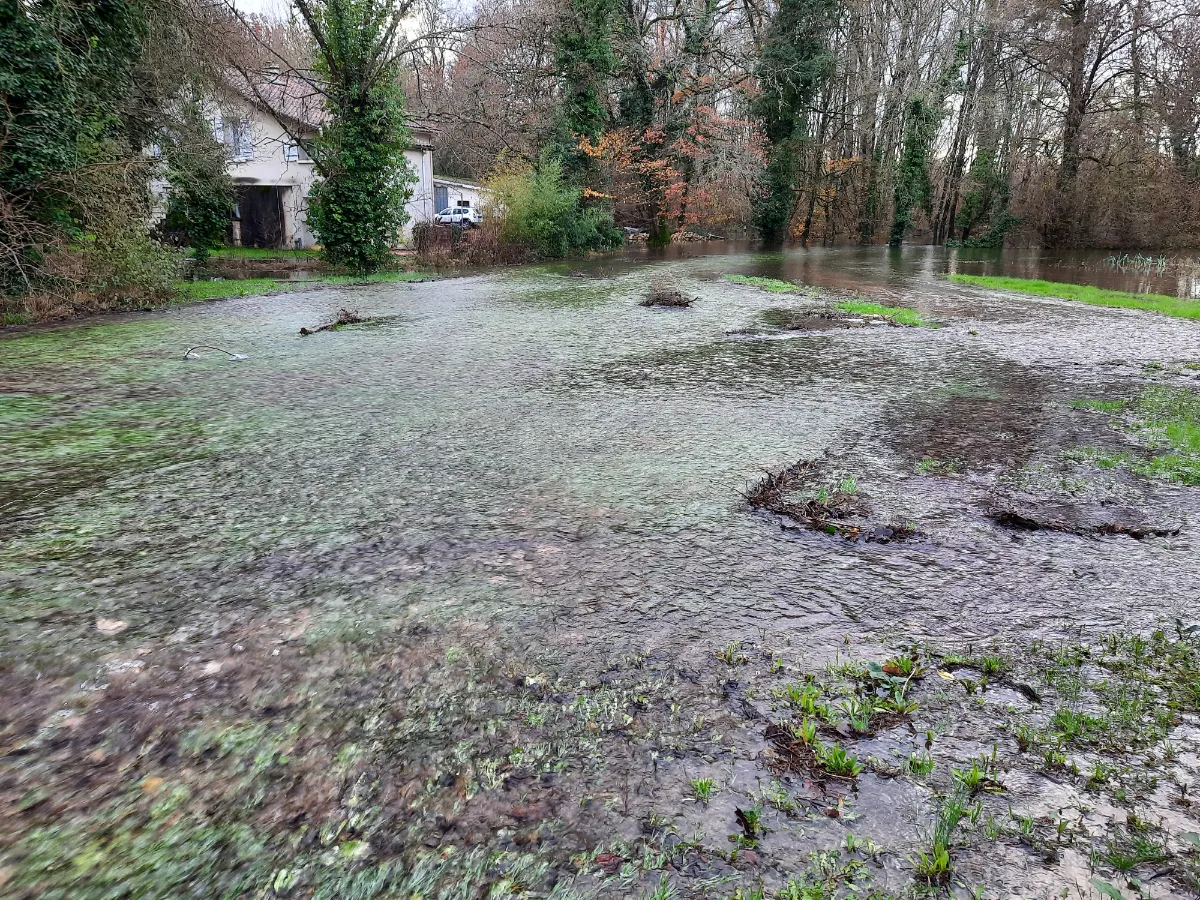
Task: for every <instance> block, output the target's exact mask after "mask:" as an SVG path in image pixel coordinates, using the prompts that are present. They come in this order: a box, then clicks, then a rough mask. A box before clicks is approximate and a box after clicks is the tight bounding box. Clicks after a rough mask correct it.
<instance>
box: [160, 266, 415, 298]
mask: <svg viewBox="0 0 1200 900" xmlns="http://www.w3.org/2000/svg"><path fill="white" fill-rule="evenodd" d="M431 277H432V276H430V275H429V274H428V273H426V272H376V273H375V274H373V275H322V276H321V277H320V278H305V279H295V280H288V279H281V278H229V279H221V280H213V281H178V282H176V283H175V289H176V291H178V295H179V299H180V300H183V301H189V300H216V299H219V298H226V297H254V296H258V295H260V294H269V293H272V292H275V291H292V290H304V289H306V288H312V287H320V286H322V285H330V284H334V285H336V284H376V283H378V282H390V281H426V280H428V279H429V278H431Z"/></svg>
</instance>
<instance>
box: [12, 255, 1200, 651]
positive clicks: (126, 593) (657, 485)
mask: <svg viewBox="0 0 1200 900" xmlns="http://www.w3.org/2000/svg"><path fill="white" fill-rule="evenodd" d="M943 254H944V251H930V250H926V249H922V248H911V249H905V251H904V252H903V253H902V254H893V253H889V252H888V251H886V250H879V249H870V250H861V251H860V250H838V251H819V250H811V251H800V250H797V251H789V252H787V253H785V254H782V255H780V254H753V253H750V254H742V255H737V254H727V255H708V256H694V257H692V258H677V259H670V260H658V261H646V260H633V259H615V260H613V259H608V260H600V261H592V262H587V263H572V264H563V265H556V266H546V267H539V268H523V269H513V270H507V271H499V272H495V273H491V274H483V275H476V276H470V277H461V278H452V279H445V280H441V281H435V282H430V283H422V284H415V285H406V284H380V285H373V286H368V287H358V288H347V287H325V288H321V289H317V290H311V291H305V292H300V293H294V294H288V295H282V296H274V297H261V298H248V299H242V300H228V301H222V302H215V303H209V304H201V305H196V306H191V307H188V308H184V309H178V310H172V311H168V312H162V313H154V314H142V315H133V316H128V317H125V318H122V319H119V320H105V321H103V322H102V323H100V324H90V323H84V324H77V325H69V326H62V327H56V328H48V329H44V330H35V331H28V332H25V333H18V334H12V335H8V336H5V337H4V338H3V339H0V388H2V390H3V392H4V394H3V397H2V398H0V429H2V431H0V442H2V443H3V450H4V455H5V458H6V462H5V471H4V474H3V476H0V513H2V514H3V524H2V525H0V529H2V530H0V538H2V539H3V542H4V545H3V549H2V550H0V570H2V574H0V596H2V597H3V598H4V603H3V608H4V617H5V619H6V620H7V622H6V624H5V626H4V629H3V630H4V632H5V640H4V650H5V653H6V654H7V655H9V656H10V660H12V659H14V658H15V659H16V660H17V661H18V662H22V663H23V662H25V661H28V660H32V659H35V658H37V656H38V654H39V653H43V652H45V653H50V652H56V653H57V652H61V648H63V647H71V646H76V647H78V648H80V649H81V650H82V649H83V648H84V647H85V646H86V642H87V641H88V640H90V639H91V638H89V634H91V633H92V632H91V626H92V623H94V622H95V621H96V619H97V618H112V619H120V620H122V621H125V622H128V623H129V627H130V633H131V634H132V633H137V634H141V635H149V636H155V635H157V636H166V635H171V634H177V635H178V636H179V639H181V640H183V639H186V638H187V637H188V635H202V634H203V633H205V632H206V631H208V630H211V629H215V628H217V627H220V626H221V625H222V623H226V624H227V623H229V622H231V621H237V620H239V619H241V618H249V617H251V616H253V615H255V614H256V613H257V612H260V611H263V610H265V609H268V608H286V607H287V606H288V605H294V606H296V607H298V608H299V607H304V608H311V609H314V610H316V611H317V612H318V614H319V615H321V616H322V617H324V619H325V620H326V621H327V622H328V623H330V624H329V626H328V627H346V628H363V627H367V628H369V627H370V625H371V623H372V622H378V621H384V620H387V619H388V618H390V617H394V616H396V615H400V614H402V613H403V614H417V615H422V616H429V617H438V616H454V617H460V618H468V619H472V620H477V621H479V622H482V623H487V624H491V625H492V626H494V627H495V628H498V629H501V630H503V631H504V632H505V633H506V634H509V635H510V636H512V637H513V638H514V639H517V640H529V641H531V642H539V643H547V644H551V645H555V646H558V647H559V648H561V649H563V650H564V651H566V652H567V653H568V654H570V653H574V652H579V653H582V654H585V655H587V654H589V653H592V652H594V651H596V650H603V651H604V652H611V651H612V650H613V649H614V648H619V647H637V648H641V649H664V650H672V651H677V650H685V649H687V648H688V647H690V646H692V645H693V644H695V643H697V642H698V641H701V640H705V639H709V638H711V637H712V636H713V635H714V634H717V635H720V636H722V637H724V636H726V635H728V636H731V637H737V636H743V637H746V636H752V635H754V634H756V633H758V632H759V631H760V630H762V629H765V630H767V631H769V632H772V633H787V634H790V635H792V636H794V637H796V638H798V639H803V640H811V641H813V642H820V643H825V644H832V643H834V642H836V641H838V640H840V638H841V636H842V635H844V634H857V635H864V634H865V635H870V636H877V637H881V638H885V639H886V638H888V637H889V636H896V635H904V636H906V637H909V636H929V637H933V638H946V637H953V638H955V639H957V640H963V639H966V640H970V639H973V638H976V637H985V636H992V635H999V636H1016V635H1019V634H1027V633H1029V632H1030V631H1031V630H1032V631H1033V632H1047V633H1049V632H1055V631H1061V630H1064V629H1068V628H1071V627H1072V626H1074V625H1081V626H1085V627H1089V628H1092V627H1096V628H1099V627H1110V626H1113V625H1117V624H1124V623H1130V624H1135V625H1138V624H1146V623H1148V622H1150V621H1152V620H1153V619H1155V618H1156V617H1159V616H1162V615H1170V614H1172V613H1173V611H1174V610H1175V609H1176V608H1177V605H1178V604H1179V603H1181V602H1183V601H1185V600H1186V599H1187V598H1191V597H1194V596H1195V595H1196V593H1197V591H1198V589H1200V567H1197V565H1196V555H1195V553H1194V549H1193V540H1194V538H1193V536H1192V533H1191V531H1190V529H1188V528H1187V527H1185V528H1184V529H1183V531H1182V533H1181V534H1180V535H1179V536H1178V537H1173V538H1163V539H1153V540H1146V541H1135V540H1132V539H1128V538H1119V537H1114V538H1104V539H1087V538H1080V537H1074V536H1069V535H1061V534H1044V533H1036V534H1014V533H1013V532H1011V531H1008V530H1004V529H1001V528H998V527H997V526H995V525H994V524H992V523H991V522H990V521H989V520H988V519H986V518H985V517H984V516H983V514H982V511H981V503H982V501H983V499H984V498H985V496H986V494H987V491H988V489H989V485H990V483H991V480H994V479H995V478H996V477H998V476H1000V475H1003V474H1004V473H1011V472H1014V471H1019V470H1021V469H1022V468H1023V467H1025V468H1028V467H1031V466H1032V467H1034V468H1036V465H1037V461H1038V460H1039V459H1040V458H1043V457H1045V456H1046V455H1047V454H1053V453H1056V452H1058V450H1059V449H1060V448H1062V447H1066V446H1070V445H1072V444H1073V443H1080V442H1081V441H1083V440H1084V439H1085V438H1087V437H1089V433H1088V429H1092V430H1093V431H1097V432H1099V431H1103V430H1104V426H1103V423H1102V421H1098V420H1096V419H1095V418H1087V417H1084V416H1081V415H1080V414H1079V412H1078V411H1076V410H1071V409H1069V407H1068V403H1069V401H1071V400H1072V399H1076V398H1080V397H1122V396H1128V395H1130V394H1131V393H1132V392H1134V391H1135V390H1136V389H1137V388H1138V387H1139V386H1140V385H1141V384H1142V382H1143V381H1144V380H1145V377H1146V371H1145V368H1144V366H1145V364H1147V363H1159V362H1171V361H1184V360H1194V359H1200V325H1197V324H1196V323H1193V322H1188V321H1181V320H1175V319H1169V318H1165V317H1160V316H1156V315H1151V314H1146V313H1140V312H1131V311H1123V310H1109V309H1098V308H1093V307H1088V306H1084V305H1080V304H1072V303H1068V302H1063V301H1056V300H1049V299H1038V298H1023V297H1016V296H1014V295H1009V294H1001V293H989V292H986V291H981V290H979V289H975V288H967V287H960V286H956V285H951V284H949V283H947V282H945V281H944V280H943V279H941V278H940V277H939V273H941V272H943V271H945V269H946V268H947V259H946V258H945V256H944V255H943ZM723 273H746V274H761V275H767V276H770V277H776V278H787V279H792V280H797V281H803V282H807V283H810V284H813V285H817V286H825V287H831V288H839V289H854V290H857V291H861V292H862V293H864V294H867V295H869V296H871V297H873V298H876V299H879V300H881V301H883V302H891V303H895V304H900V305H906V306H911V307H913V308H915V309H917V310H919V311H920V312H921V313H922V314H923V315H924V316H925V317H926V318H927V319H929V320H932V321H934V322H937V323H941V325H942V327H939V328H904V329H900V328H889V327H875V328H859V329H847V330H829V331H822V332H816V333H806V334H796V335H787V336H782V337H781V336H778V335H761V334H760V335H754V334H750V335H747V334H741V333H738V332H741V331H742V330H744V329H746V328H747V327H748V326H752V325H754V324H755V322H756V319H757V317H758V316H759V314H760V313H761V312H762V311H764V310H766V309H768V308H771V307H779V306H787V305H796V304H800V303H803V302H810V301H805V300H804V299H803V298H802V297H796V298H790V297H789V296H787V295H776V294H771V293H768V292H765V291H762V290H759V289H757V288H755V287H752V286H747V285H738V284H731V283H729V282H727V281H725V280H723V279H721V277H720V276H721V275H722V274H723ZM659 282H662V283H669V284H671V285H673V286H675V287H677V288H679V289H680V290H682V291H684V292H685V293H687V294H690V295H693V296H695V297H697V298H698V302H697V303H696V304H695V306H694V307H693V308H691V309H684V310H679V309H651V308H644V307H642V306H640V305H639V301H640V300H641V299H642V298H643V297H644V296H645V295H646V293H647V292H648V290H649V289H650V287H651V285H652V283H659ZM347 305H349V306H354V307H356V308H358V309H359V310H360V311H362V312H363V313H364V314H369V315H372V316H387V317H394V318H391V319H389V320H388V321H385V322H384V323H383V324H380V325H378V326H375V327H369V328H354V329H345V330H341V331H337V332H327V333H321V334H317V335H314V336H311V337H301V336H300V335H299V334H298V332H299V329H300V327H301V326H304V325H309V326H311V325H313V324H314V323H317V322H320V321H322V320H324V319H327V318H328V317H330V316H331V315H332V314H333V313H335V312H336V310H337V309H338V308H339V307H341V306H347ZM196 345H214V346H216V347H220V348H224V349H225V350H228V351H230V352H231V353H233V354H238V355H243V356H245V357H246V358H245V359H243V360H236V359H232V358H230V357H229V356H227V355H226V354H223V353H219V352H215V351H211V350H201V351H199V355H200V357H201V358H199V359H189V360H185V359H184V354H185V351H187V350H188V349H189V348H190V347H194V346H196ZM1081 435H1082V436H1081ZM1090 437H1091V438H1094V439H1098V438H1096V435H1095V434H1092V435H1090ZM826 452H828V453H829V454H830V457H829V458H830V461H831V462H830V465H831V466H832V467H833V468H834V469H836V470H837V471H838V472H842V473H845V474H848V475H853V476H854V477H855V478H856V479H857V482H858V484H859V486H860V489H861V490H862V491H863V492H864V493H865V494H866V496H868V497H870V498H871V500H872V503H873V504H874V505H875V506H876V507H877V508H879V509H880V510H883V511H885V512H886V513H887V514H888V515H889V516H890V518H891V519H894V520H900V519H904V520H907V521H911V522H913V523H914V524H915V525H917V527H919V528H920V529H921V530H922V531H925V532H927V533H928V535H929V537H928V538H927V539H924V540H919V541H916V542H912V543H907V544H889V545H875V544H853V543H848V542H846V541H844V540H841V539H839V538H834V537H829V536H827V535H823V534H814V533H808V532H795V531H785V530H783V529H781V528H780V524H779V522H778V521H777V520H775V519H774V518H772V517H769V516H765V515H762V514H757V513H754V512H752V511H751V510H750V509H749V508H748V506H747V505H746V503H745V502H744V500H743V499H742V496H741V492H742V491H743V490H745V489H746V487H747V486H748V485H749V484H750V483H752V482H753V481H754V480H755V479H756V478H758V477H759V476H760V475H761V472H762V470H764V469H776V468H779V467H782V466H785V465H788V464H790V463H793V462H795V461H796V460H798V459H801V458H812V457H816V456H819V455H821V454H823V453H826ZM928 457H934V458H939V459H951V458H954V459H958V460H961V461H962V462H963V465H964V468H965V471H966V474H965V475H964V476H962V477H958V478H953V479H945V478H940V479H939V478H934V477H931V476H923V475H918V474H917V473H916V466H917V464H918V463H919V462H920V461H921V460H922V459H925V458H928ZM1155 496H1156V502H1160V503H1161V504H1163V505H1164V506H1169V507H1170V508H1171V509H1173V510H1175V511H1176V512H1178V513H1179V514H1180V515H1182V516H1184V517H1185V518H1186V517H1189V516H1190V517H1191V518H1192V519H1194V518H1195V507H1196V501H1195V500H1194V499H1193V498H1192V495H1191V492H1189V491H1187V490H1185V489H1172V488H1167V487H1163V488H1161V490H1159V492H1158V493H1157V494H1156V495H1155Z"/></svg>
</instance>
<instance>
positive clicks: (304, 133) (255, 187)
mask: <svg viewBox="0 0 1200 900" xmlns="http://www.w3.org/2000/svg"><path fill="white" fill-rule="evenodd" d="M321 101H322V97H321V95H320V92H319V91H318V90H317V88H316V87H315V86H314V85H313V84H312V83H311V82H309V81H307V80H305V79H303V78H300V77H299V76H296V75H290V74H283V73H267V74H266V75H264V76H262V77H261V78H256V79H255V80H254V81H252V82H251V81H249V80H247V79H246V78H244V77H241V76H239V75H237V74H234V75H232V76H230V77H229V78H227V81H226V89H225V91H223V92H222V95H221V96H220V98H219V99H218V101H217V104H216V107H217V108H216V110H215V111H214V113H213V130H214V133H215V134H216V135H217V136H218V139H219V140H221V141H222V142H223V143H224V144H225V145H226V146H227V147H228V150H229V159H230V162H229V174H230V176H231V177H232V178H233V182H234V185H235V186H236V188H237V197H238V202H237V209H236V212H235V217H234V222H233V229H232V231H233V242H234V243H235V244H238V245H241V246H246V247H282V248H289V249H290V248H307V247H312V246H313V244H314V243H315V242H316V239H315V237H314V236H313V233H312V231H311V230H310V229H309V227H308V223H307V221H306V212H307V208H308V192H309V190H310V189H311V188H312V186H313V182H314V181H315V180H316V178H317V177H318V176H317V172H316V170H315V167H314V165H313V163H312V160H311V159H309V157H308V154H307V153H305V151H304V148H303V146H301V144H302V142H303V141H304V140H305V139H306V138H308V137H311V136H313V135H315V134H316V133H317V131H318V130H319V129H320V127H321V123H322V122H324V121H325V119H326V117H327V114H326V112H325V110H324V107H323V104H322V102H321ZM408 128H409V133H410V135H411V138H412V146H411V147H410V148H409V149H408V150H406V151H405V152H404V158H405V160H406V161H407V162H408V165H409V168H410V169H411V170H412V172H413V174H414V175H415V176H416V181H415V182H414V183H413V191H412V197H411V199H410V200H409V201H408V206H407V209H408V217H409V220H408V223H407V224H406V225H405V227H404V234H403V235H402V236H401V237H402V239H403V240H404V241H405V242H407V241H408V239H409V237H410V236H411V234H412V226H413V225H414V224H416V223H417V222H428V221H430V220H431V219H432V218H433V215H434V213H435V212H437V211H438V210H439V209H441V207H438V206H437V205H436V204H435V188H434V177H433V130H432V129H431V128H430V127H429V126H427V125H423V124H421V123H418V122H409V123H408Z"/></svg>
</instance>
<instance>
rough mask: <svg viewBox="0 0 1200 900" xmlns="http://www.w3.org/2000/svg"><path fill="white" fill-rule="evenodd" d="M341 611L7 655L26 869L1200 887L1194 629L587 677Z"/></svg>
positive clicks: (749, 887) (442, 891)
mask: <svg viewBox="0 0 1200 900" xmlns="http://www.w3.org/2000/svg"><path fill="white" fill-rule="evenodd" d="M313 624H314V621H313V619H312V618H311V617H310V616H308V615H306V614H299V615H295V616H292V617H288V618H285V619H280V620H272V619H264V620H258V621H254V622H251V623H249V624H248V625H247V626H246V627H245V628H242V629H239V630H238V631H235V632H230V633H225V634H219V635H213V636H211V637H210V638H209V639H207V640H205V641H204V642H203V643H202V644H200V645H197V644H195V643H192V644H189V645H188V646H186V647H181V646H172V645H171V643H170V642H167V643H165V644H164V643H159V642H153V641H143V640H139V639H138V638H137V637H136V636H134V635H130V634H129V633H128V632H120V633H119V634H118V635H116V636H115V637H114V638H113V639H112V640H111V643H110V651H109V652H108V653H107V654H106V656H105V659H104V663H103V666H102V667H101V669H100V671H99V672H97V673H95V674H94V675H93V676H92V677H91V678H89V679H87V680H86V681H83V682H79V681H76V680H74V679H70V678H33V679H31V678H28V677H25V678H22V677H18V676H16V675H15V674H14V673H12V672H9V673H6V674H5V676H4V678H3V689H4V695H5V697H6V698H9V702H8V703H7V704H6V707H5V710H4V713H3V718H2V720H0V722H2V727H3V740H4V748H5V753H4V757H3V767H2V769H0V771H2V773H3V778H2V780H0V792H2V793H0V799H2V801H3V802H4V804H5V806H6V807H7V808H8V809H10V810H12V814H11V815H8V816H6V817H5V818H4V821H3V825H0V843H2V844H3V845H4V846H5V847H7V848H8V851H7V852H6V854H5V865H4V868H3V870H0V871H2V872H3V878H4V891H5V896H11V897H20V898H35V897H47V898H49V897H62V898H68V897H70V898H90V897H97V898H99V897H108V896H159V897H167V896H185V895H186V896H205V897H218V896H228V897H241V896H247V897H249V896H253V897H323V898H341V897H405V898H408V897H415V896H421V897H464V898H467V897H472V898H473V897H629V896H635V897H636V896H655V897H668V896H678V897H714V898H717V897H722V898H723V897H732V896H740V897H751V896H760V894H758V893H756V892H758V891H762V892H764V893H763V895H765V896H771V897H775V896H778V897H833V896H847V895H850V894H851V893H853V895H854V896H866V895H869V896H872V897H877V898H884V897H909V896H918V895H920V896H929V895H934V896H936V895H947V894H948V895H950V896H956V897H976V896H978V897H1014V896H1021V897H1057V896H1063V894H1062V891H1063V890H1064V889H1066V890H1068V892H1069V893H1070V892H1071V891H1072V890H1073V889H1072V887H1071V886H1077V887H1078V889H1079V890H1080V891H1082V892H1083V895H1087V892H1088V891H1091V890H1095V889H1096V888H1097V887H1099V888H1100V889H1101V890H1103V891H1105V892H1106V894H1107V896H1113V897H1115V896H1125V897H1131V898H1132V897H1139V896H1148V897H1174V896H1189V895H1191V893H1193V892H1195V890H1196V889H1197V887H1198V886H1200V838H1198V837H1197V832H1200V806H1196V805H1194V798H1193V794H1192V789H1193V786H1194V785H1195V784H1196V778H1197V774H1198V773H1200V756H1198V755H1197V752H1196V747H1197V742H1196V739H1197V737H1198V736H1200V715H1198V713H1200V680H1198V679H1200V642H1198V641H1197V640H1196V637H1195V635H1194V634H1190V635H1183V634H1179V633H1174V634H1172V633H1167V632H1163V633H1159V634H1155V635H1153V636H1151V637H1149V638H1145V639H1144V638H1141V637H1136V636H1121V635H1114V636H1112V637H1110V638H1109V639H1108V640H1106V641H1105V642H1103V643H1101V644H1099V645H1089V644H1086V643H1077V642H1063V643H1062V644H1058V645H1054V646H1050V645H1037V646H1030V647H1019V648H1018V647H1011V648H1008V647H1000V646H988V647H976V648H961V652H959V653H950V652H948V651H946V650H944V649H934V648H928V647H910V648H905V649H903V650H901V651H899V652H897V653H893V654H891V655H890V656H889V655H887V654H886V653H885V651H883V650H882V648H869V647H857V646H853V645H851V644H847V645H846V646H845V647H843V648H841V649H839V650H837V651H836V652H835V653H833V654H832V655H827V654H816V653H813V652H812V651H808V650H806V649H804V648H798V647H794V646H772V645H768V644H752V643H738V642H729V643H727V644H725V645H722V646H718V647H715V648H713V650H712V652H710V653H708V654H707V655H706V656H702V657H698V658H694V659H693V660H692V661H691V663H690V664H685V663H681V661H680V660H678V659H671V658H660V657H657V656H655V655H646V654H629V655H625V656H616V657H614V658H612V659H611V660H610V664H609V665H608V666H607V667H606V668H605V669H604V670H603V671H602V672H600V673H599V674H594V675H591V676H587V675H584V674H582V673H576V672H570V671H563V670H562V669H557V668H555V667H554V666H552V665H550V666H548V665H546V664H544V662H540V661H539V660H537V659H535V658H531V657H529V656H518V655H514V654H513V653H511V652H506V651H504V650H503V649H502V648H498V647H497V646H496V645H495V642H494V641H493V640H491V639H490V638H489V637H488V636H487V635H486V634H484V633H481V632H472V631H470V630H462V629H437V630H430V629H428V628H426V627H423V626H421V625H420V624H419V623H407V622H403V621H400V620H397V621H395V622H393V623H390V625H389V627H388V628H387V629H386V630H384V631H383V632H382V633H380V634H377V635H376V636H375V637H373V638H369V639H363V640H353V641H345V640H329V639H328V638H321V637H317V636H315V635H313V634H311V633H310V630H311V626H312V625H313ZM100 627H107V628H109V629H115V628H117V627H119V626H118V624H117V623H111V622H109V623H101V625H100ZM822 657H824V658H822ZM898 698H899V699H898ZM810 729H811V733H810V734H809V735H808V736H807V737H805V732H806V730H810ZM813 748H817V749H816V750H815V751H814V749H813ZM838 749H840V751H841V752H842V754H843V757H842V758H841V762H840V763H839V762H838V761H837V759H834V761H832V762H831V761H830V760H829V759H828V757H830V756H831V755H832V756H833V757H837V751H838ZM847 758H848V759H850V760H851V762H850V763H849V764H846V763H845V759H847ZM954 804H957V805H958V806H957V809H958V812H957V813H955V812H954V809H953V808H952V809H951V813H950V814H948V813H947V807H948V806H950V807H953V805H954ZM948 818H952V819H954V821H953V823H952V824H951V825H950V826H949V829H948V831H947V829H946V827H945V825H946V821H947V819H948ZM939 822H940V823H942V829H943V831H946V832H947V836H946V838H945V840H944V841H943V844H944V846H945V849H946V850H947V851H948V859H947V861H946V863H945V865H944V866H942V867H940V868H939V867H938V866H937V865H933V864H931V863H930V862H929V860H930V859H931V858H932V855H933V854H934V850H933V849H931V848H932V847H933V846H934V845H935V843H936V841H937V840H938V837H937V835H938V828H939ZM748 823H749V824H748ZM804 891H808V893H804ZM739 892H740V893H739ZM789 892H790V893H789Z"/></svg>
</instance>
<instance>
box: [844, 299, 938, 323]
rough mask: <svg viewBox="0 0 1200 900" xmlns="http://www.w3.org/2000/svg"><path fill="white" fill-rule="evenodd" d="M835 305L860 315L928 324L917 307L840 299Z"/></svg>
mask: <svg viewBox="0 0 1200 900" xmlns="http://www.w3.org/2000/svg"><path fill="white" fill-rule="evenodd" d="M833 305H834V306H836V307H837V308H838V309H840V310H844V311H845V312H850V313H857V314H858V315H860V316H887V317H888V318H889V319H892V320H894V321H896V322H899V323H900V324H901V325H914V326H915V325H925V324H927V323H926V321H925V319H924V318H922V317H921V314H920V313H919V312H917V311H916V310H915V309H905V308H904V307H902V306H884V305H883V304H882V303H872V302H870V301H869V300H839V301H838V302H837V303H835V304H833Z"/></svg>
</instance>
